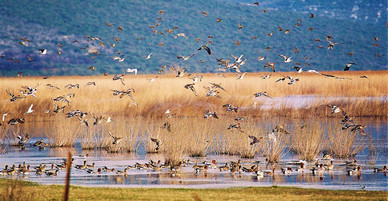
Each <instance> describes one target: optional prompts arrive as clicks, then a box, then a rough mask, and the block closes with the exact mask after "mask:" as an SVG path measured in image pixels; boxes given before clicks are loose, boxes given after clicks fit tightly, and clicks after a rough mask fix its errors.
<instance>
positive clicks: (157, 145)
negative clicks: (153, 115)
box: [150, 137, 161, 151]
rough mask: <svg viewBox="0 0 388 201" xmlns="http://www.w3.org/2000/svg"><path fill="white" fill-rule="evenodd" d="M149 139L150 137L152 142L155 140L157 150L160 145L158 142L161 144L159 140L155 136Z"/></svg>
mask: <svg viewBox="0 0 388 201" xmlns="http://www.w3.org/2000/svg"><path fill="white" fill-rule="evenodd" d="M150 139H151V141H152V142H155V144H156V148H155V150H156V151H158V150H159V147H160V144H161V143H160V140H159V139H157V138H153V137H151V138H150Z"/></svg>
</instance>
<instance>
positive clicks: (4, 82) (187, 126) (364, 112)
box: [0, 71, 388, 164]
mask: <svg viewBox="0 0 388 201" xmlns="http://www.w3.org/2000/svg"><path fill="white" fill-rule="evenodd" d="M327 73H328V74H333V75H336V76H339V77H346V78H349V79H344V80H340V79H334V78H325V77H323V76H320V75H316V74H309V73H302V74H297V73H272V77H271V78H270V79H267V80H262V79H261V78H260V76H261V75H264V74H268V73H248V74H247V75H246V76H245V78H244V79H243V80H236V77H235V75H234V74H225V76H226V78H222V77H217V76H215V75H213V74H202V75H203V76H204V79H203V81H202V82H199V83H196V84H195V88H196V91H197V94H198V96H195V95H194V94H193V93H192V92H191V91H190V90H188V89H185V88H184V85H185V84H187V83H191V82H192V81H191V80H189V79H187V77H183V78H176V77H175V76H174V75H171V74H169V75H163V76H159V78H157V79H156V81H155V82H151V83H150V82H148V81H147V78H150V77H154V75H137V76H134V75H128V76H125V84H126V85H125V86H124V85H122V84H121V82H120V81H113V80H112V76H107V77H105V76H91V77H79V76H72V77H51V78H49V79H47V80H44V79H42V78H40V77H24V78H2V79H1V80H0V92H1V91H3V93H0V101H1V102H2V104H0V112H1V113H5V112H8V113H10V114H9V115H8V116H7V120H8V119H9V118H13V117H25V118H26V123H25V124H24V125H23V126H22V127H23V129H22V130H15V131H12V132H16V133H20V132H25V130H29V131H30V130H31V132H36V133H38V132H39V131H36V130H37V129H39V128H36V125H37V124H40V123H42V124H44V125H45V126H43V127H46V128H47V129H46V130H44V131H43V133H45V135H46V136H47V137H48V138H49V140H50V145H51V146H72V145H74V142H75V140H76V139H77V138H79V139H81V144H82V147H83V148H87V149H94V148H108V149H109V150H111V151H113V152H114V151H119V150H126V151H132V152H136V151H137V149H138V147H139V146H140V145H141V144H143V145H144V146H145V149H146V151H147V152H155V148H156V145H155V143H153V142H151V140H150V137H154V138H158V139H160V140H161V142H162V143H161V149H160V152H162V153H163V154H164V155H165V157H166V159H167V161H168V162H170V163H172V164H176V163H177V161H180V160H181V159H182V157H183V156H185V155H190V156H205V155H207V154H209V153H215V154H233V155H239V156H241V157H247V158H251V157H254V156H256V155H257V154H258V155H261V156H266V157H267V158H268V159H269V160H270V161H271V162H276V161H279V159H280V158H281V157H282V155H283V154H284V151H285V150H286V146H287V145H288V143H289V137H288V136H285V135H284V134H276V133H275V135H277V136H276V137H277V141H276V142H275V141H272V140H271V139H269V138H268V137H267V136H268V132H266V131H270V130H271V129H272V128H273V127H271V126H268V123H270V125H271V124H272V123H271V122H265V121H263V122H257V120H254V118H253V117H263V118H268V117H275V118H280V117H291V118H302V119H306V118H311V117H317V118H320V117H335V118H340V116H341V115H332V114H330V112H331V111H330V108H329V107H327V105H328V104H335V105H338V106H342V107H344V108H345V109H346V111H347V113H348V114H349V115H350V116H374V117H387V116H388V115H387V114H388V113H387V112H388V104H387V100H386V99H381V97H382V96H386V94H387V92H388V85H387V84H386V81H385V80H386V78H387V75H388V73H387V71H377V72H327ZM285 75H289V76H293V77H298V78H299V79H300V81H299V82H297V83H296V84H294V85H288V84H287V82H279V83H276V82H275V81H276V80H277V79H278V78H281V77H283V76H285ZM361 75H366V76H368V79H362V78H360V76H361ZM89 81H95V82H96V84H97V86H90V87H89V86H86V83H87V82H89ZM210 82H213V83H221V86H223V87H224V88H225V89H226V91H222V90H220V96H221V97H222V98H217V97H206V92H207V91H206V90H205V89H204V87H208V86H210V84H209V83H210ZM48 83H50V84H52V85H54V86H58V87H60V88H61V90H57V89H50V88H49V87H47V86H45V85H46V84H48ZM69 83H72V84H75V83H78V84H80V89H77V88H74V89H64V86H65V85H67V84H69ZM36 85H39V88H38V92H37V94H36V95H37V97H38V98H37V99H35V98H33V97H27V98H26V99H25V100H23V101H21V100H17V101H15V102H10V101H9V98H10V97H9V95H8V94H7V93H6V92H5V91H6V90H9V91H10V92H12V93H14V94H18V89H20V88H21V86H31V87H34V86H36ZM128 88H134V89H135V92H134V93H132V96H133V98H134V100H135V101H136V103H137V105H135V104H133V101H132V99H131V98H130V97H128V96H124V97H122V98H119V97H118V96H113V94H112V93H113V92H112V91H110V90H112V89H117V90H126V89H128ZM263 91H267V92H268V94H269V95H270V96H272V97H274V98H276V97H284V96H288V95H313V96H321V97H333V96H334V97H336V98H335V99H333V98H331V99H330V100H324V99H319V101H318V99H317V101H315V102H314V103H313V104H312V105H311V106H306V107H301V108H292V107H289V105H287V103H284V104H283V105H281V106H280V107H279V108H271V109H267V110H266V109H263V108H260V106H261V105H262V104H265V102H266V101H268V100H271V99H268V98H262V97H260V98H256V99H255V98H254V95H253V94H254V93H256V92H263ZM69 93H75V97H73V98H68V99H69V101H70V105H69V106H67V107H66V108H65V113H66V112H68V111H72V110H81V111H83V112H88V113H93V114H95V115H103V116H104V117H108V116H111V117H112V119H113V122H111V123H109V124H108V123H105V122H104V123H101V124H98V125H97V126H93V125H92V121H91V120H93V119H92V117H90V116H88V117H87V118H88V119H89V124H90V126H89V128H86V127H85V126H83V125H81V123H80V121H79V120H77V118H75V117H74V118H71V119H69V118H66V117H65V114H64V113H62V112H59V113H52V112H51V113H50V114H46V113H44V110H48V109H51V110H53V104H52V99H53V98H55V97H57V96H60V95H66V94H69ZM343 97H349V98H343ZM354 97H357V98H358V99H352V98H354ZM367 97H377V98H375V99H370V98H367ZM379 99H381V100H379ZM226 103H230V104H232V105H234V106H238V107H239V112H238V115H239V116H246V117H247V118H248V119H250V120H249V121H245V122H241V126H242V128H243V130H244V132H239V131H238V130H234V131H231V130H227V129H226V128H227V127H228V126H229V125H230V124H231V123H235V121H234V117H235V116H236V115H237V114H236V113H234V112H226V109H225V108H223V107H222V105H223V104H226ZM30 104H34V108H33V109H34V110H35V112H33V113H32V114H29V115H28V116H26V115H23V114H24V113H25V112H26V111H27V109H28V107H29V106H30ZM60 104H61V105H65V103H60ZM167 109H170V111H171V113H172V114H175V116H174V117H173V118H172V119H167V118H166V117H165V116H166V114H164V112H165V111H166V110H167ZM207 109H209V110H210V111H216V112H217V114H218V116H219V117H220V119H218V120H217V119H213V118H211V119H204V118H203V115H204V113H205V111H206V110H207ZM187 117H188V118H187ZM166 121H168V122H170V123H171V124H172V125H173V126H172V131H171V132H168V131H166V130H163V129H160V126H162V125H163V123H165V122H166ZM4 123H5V122H4ZM22 127H21V128H22ZM310 127H311V128H310ZM15 128H16V127H15ZM308 128H309V129H308V132H302V131H298V129H296V132H295V136H294V137H295V138H294V141H293V142H292V145H291V148H292V149H294V150H296V151H297V152H298V153H300V155H301V158H304V159H306V160H312V159H313V158H314V157H315V156H316V155H317V154H318V153H319V151H320V149H321V147H320V144H321V143H319V142H321V141H322V138H321V137H322V135H319V133H321V131H322V128H321V126H319V125H315V124H313V123H311V126H308ZM2 129H5V130H2V132H1V135H5V134H4V133H7V132H8V133H10V131H6V130H7V129H6V128H5V127H2ZM339 129H340V128H339ZM34 130H35V131H34ZM109 131H110V132H112V133H114V134H115V135H116V136H120V137H123V141H122V142H121V143H120V144H119V145H115V146H113V145H112V138H111V137H110V136H109V135H108V134H107V133H108V132H109ZM312 133H313V134H314V135H313V136H314V138H311V139H309V140H308V141H303V140H298V139H305V137H304V136H306V135H309V134H312ZM338 133H339V134H338ZM249 135H254V136H257V137H259V136H263V137H264V139H263V140H262V142H260V143H258V144H255V145H253V146H251V145H250V142H251V141H250V139H249V138H248V136H249ZM337 135H340V136H339V137H341V136H347V137H349V138H350V139H352V140H353V141H351V140H348V141H345V139H344V140H342V141H340V142H341V143H342V142H343V143H342V144H341V143H339V142H334V141H333V139H335V138H336V137H337ZM348 135H350V136H348ZM356 138H357V136H354V135H352V133H342V132H341V131H339V132H338V128H337V127H336V128H334V127H333V128H332V129H329V136H328V139H329V141H330V140H331V141H330V148H331V150H332V151H333V152H335V153H336V155H337V156H340V157H350V156H352V155H354V154H355V153H357V152H358V151H360V150H361V148H360V146H358V145H357V144H355V143H356V141H354V139H356ZM2 139H3V138H2ZM138 139H141V140H140V142H139V141H138ZM296 141H298V143H296ZM354 145H356V147H358V148H357V149H355V148H353V147H354ZM301 147H303V148H304V149H301ZM341 149H348V150H347V151H341Z"/></svg>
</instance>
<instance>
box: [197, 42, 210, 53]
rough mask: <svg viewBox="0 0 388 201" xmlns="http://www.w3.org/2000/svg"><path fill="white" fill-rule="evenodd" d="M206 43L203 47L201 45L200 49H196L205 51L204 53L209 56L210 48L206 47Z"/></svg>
mask: <svg viewBox="0 0 388 201" xmlns="http://www.w3.org/2000/svg"><path fill="white" fill-rule="evenodd" d="M207 44H208V42H207V43H206V44H205V45H202V46H201V47H200V48H198V51H200V50H202V49H205V50H206V52H207V53H208V54H209V55H211V54H212V53H211V51H210V48H209V47H208V46H207Z"/></svg>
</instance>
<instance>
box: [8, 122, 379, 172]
mask: <svg viewBox="0 0 388 201" xmlns="http://www.w3.org/2000/svg"><path fill="white" fill-rule="evenodd" d="M52 118H54V119H52V120H51V122H50V123H45V124H46V125H42V126H43V127H46V128H47V129H46V130H44V135H45V136H46V137H47V138H48V139H49V141H50V146H52V147H65V146H73V145H74V144H75V143H76V142H77V141H80V143H81V146H82V148H83V149H106V150H107V151H108V152H118V151H129V152H137V151H138V149H139V147H140V146H144V147H145V150H146V152H148V153H154V152H159V153H161V154H162V155H164V157H165V161H166V163H167V164H171V165H176V164H177V163H178V162H179V161H181V160H182V159H183V158H184V157H185V156H193V157H202V156H206V155H208V154H229V155H237V156H240V157H242V158H253V157H255V156H261V157H265V158H267V159H268V162H270V163H277V162H279V161H280V160H281V159H282V157H283V156H284V155H285V154H286V153H287V152H288V151H290V150H291V151H292V153H295V154H298V155H299V158H300V159H303V160H307V161H313V160H314V159H316V157H317V156H318V155H319V154H320V153H322V152H323V151H326V152H328V153H332V154H334V156H335V157H338V158H352V157H354V156H355V155H356V154H357V153H359V152H361V151H363V150H364V149H365V147H366V146H367V143H366V142H367V138H365V137H363V136H361V135H360V134H359V133H357V132H351V131H350V129H349V130H347V131H343V130H342V129H341V125H340V124H339V123H338V121H336V120H334V121H320V119H309V120H306V121H304V122H301V120H297V122H293V123H291V124H289V125H286V129H287V130H288V131H289V132H290V133H291V134H285V133H282V132H276V131H273V128H274V127H275V125H281V124H283V123H284V121H285V120H281V119H276V118H274V119H266V118H248V119H247V120H245V121H239V122H240V125H241V128H242V129H241V131H239V130H238V129H230V130H228V129H227V128H228V126H229V125H230V124H231V123H237V122H236V121H235V120H234V117H233V116H232V115H231V116H223V117H220V118H222V119H213V118H211V119H204V118H203V117H199V118H196V117H188V118H182V117H173V118H166V117H164V118H125V117H117V118H113V120H112V122H110V123H107V122H103V123H100V124H97V125H93V124H91V125H89V127H86V126H85V125H82V124H81V123H80V122H79V121H78V120H76V119H74V118H66V117H64V116H62V115H58V116H53V117H52ZM166 122H168V124H170V125H171V128H170V130H168V129H167V128H164V126H163V125H164V124H165V123H166ZM29 124H31V123H30V122H26V123H25V124H20V125H16V126H8V128H7V129H8V131H7V132H5V133H8V138H9V139H11V138H14V135H17V134H21V135H25V134H26V133H27V131H28V132H29V133H34V132H33V131H32V130H31V129H37V128H36V127H33V126H31V125H29ZM302 125H303V127H302ZM108 132H111V133H112V134H113V135H114V136H116V137H122V138H123V140H122V141H121V142H120V143H118V144H115V145H113V144H112V142H113V139H112V138H111V136H109V134H108ZM3 134H4V133H3ZM249 136H256V137H258V138H260V137H262V139H261V141H260V142H259V143H256V144H253V145H251V144H250V143H251V142H252V139H250V138H249ZM151 138H155V139H158V140H159V141H160V142H159V145H160V147H159V149H158V150H156V143H155V142H152V141H151V140H150V139H151ZM368 146H369V147H370V148H373V145H372V146H371V145H370V144H369V145H368ZM374 151H376V152H373V153H372V154H374V156H376V157H377V155H376V154H378V150H377V149H375V150H374Z"/></svg>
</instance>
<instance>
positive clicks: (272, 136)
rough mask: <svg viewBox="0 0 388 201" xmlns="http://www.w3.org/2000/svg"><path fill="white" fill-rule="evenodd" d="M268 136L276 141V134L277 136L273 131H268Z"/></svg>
mask: <svg viewBox="0 0 388 201" xmlns="http://www.w3.org/2000/svg"><path fill="white" fill-rule="evenodd" d="M268 138H269V139H271V140H273V142H274V143H275V142H276V136H275V134H274V133H273V132H271V133H268Z"/></svg>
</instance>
